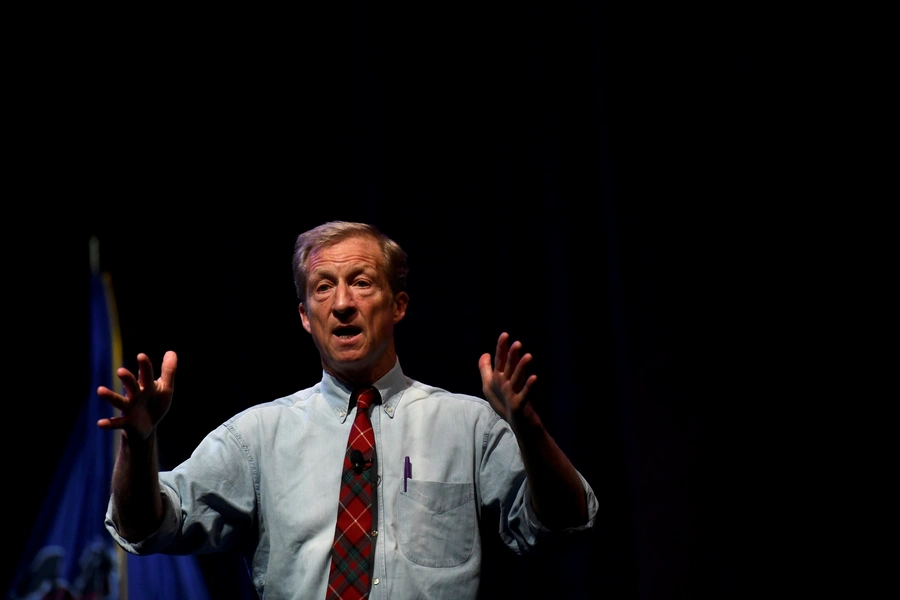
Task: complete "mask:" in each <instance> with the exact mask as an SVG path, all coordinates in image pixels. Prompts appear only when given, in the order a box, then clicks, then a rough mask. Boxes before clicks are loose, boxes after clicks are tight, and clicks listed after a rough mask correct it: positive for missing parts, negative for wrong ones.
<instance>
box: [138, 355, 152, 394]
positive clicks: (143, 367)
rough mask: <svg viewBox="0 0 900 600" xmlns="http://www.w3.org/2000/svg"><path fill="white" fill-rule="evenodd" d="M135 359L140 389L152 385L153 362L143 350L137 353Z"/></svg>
mask: <svg viewBox="0 0 900 600" xmlns="http://www.w3.org/2000/svg"><path fill="white" fill-rule="evenodd" d="M137 360H138V383H140V385H141V389H142V390H145V389H147V388H148V387H150V386H151V385H153V380H154V379H155V378H154V376H153V363H152V362H150V357H149V356H147V355H146V354H144V353H143V352H141V353H140V354H138V355H137Z"/></svg>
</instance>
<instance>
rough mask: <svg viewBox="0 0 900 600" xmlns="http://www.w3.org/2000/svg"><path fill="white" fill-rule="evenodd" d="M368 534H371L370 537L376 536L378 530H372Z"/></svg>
mask: <svg viewBox="0 0 900 600" xmlns="http://www.w3.org/2000/svg"><path fill="white" fill-rule="evenodd" d="M369 535H371V536H372V537H377V536H378V532H377V531H375V530H372V533H370V534H369Z"/></svg>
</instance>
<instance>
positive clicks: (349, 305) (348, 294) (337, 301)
mask: <svg viewBox="0 0 900 600" xmlns="http://www.w3.org/2000/svg"><path fill="white" fill-rule="evenodd" d="M354 307H355V302H354V299H353V292H352V290H351V289H350V286H349V285H347V284H346V283H339V284H338V285H337V287H336V288H335V290H334V304H333V305H332V309H333V310H334V312H335V313H338V314H346V313H347V312H348V311H352V310H353V308H354Z"/></svg>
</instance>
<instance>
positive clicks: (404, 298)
mask: <svg viewBox="0 0 900 600" xmlns="http://www.w3.org/2000/svg"><path fill="white" fill-rule="evenodd" d="M408 304H409V294H407V293H406V292H400V293H399V294H395V295H394V324H395V325H396V324H397V323H399V322H400V321H401V320H403V317H405V316H406V306H407V305H408Z"/></svg>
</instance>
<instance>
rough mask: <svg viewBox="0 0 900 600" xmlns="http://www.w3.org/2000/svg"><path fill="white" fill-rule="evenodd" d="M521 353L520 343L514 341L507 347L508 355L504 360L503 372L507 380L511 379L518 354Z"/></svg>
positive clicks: (517, 362)
mask: <svg viewBox="0 0 900 600" xmlns="http://www.w3.org/2000/svg"><path fill="white" fill-rule="evenodd" d="M521 352H522V342H520V341H518V340H516V341H515V342H513V344H512V346H510V347H509V355H508V357H507V359H506V369H505V370H504V374H505V375H506V376H507V378H509V379H512V376H513V373H514V372H515V370H516V366H517V365H518V364H519V354H521Z"/></svg>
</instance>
